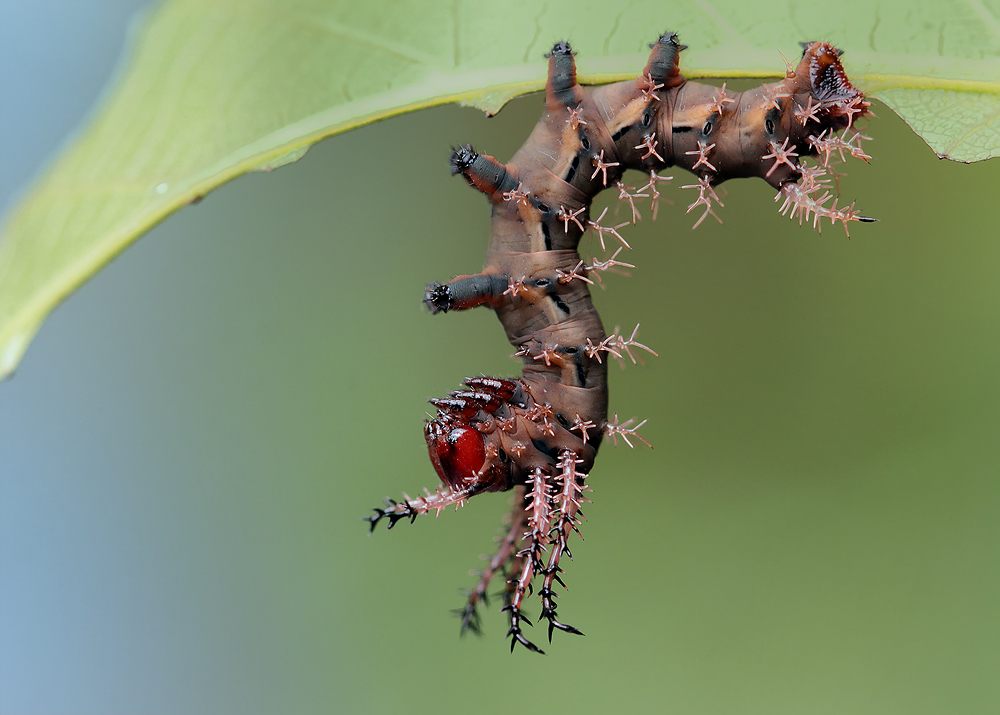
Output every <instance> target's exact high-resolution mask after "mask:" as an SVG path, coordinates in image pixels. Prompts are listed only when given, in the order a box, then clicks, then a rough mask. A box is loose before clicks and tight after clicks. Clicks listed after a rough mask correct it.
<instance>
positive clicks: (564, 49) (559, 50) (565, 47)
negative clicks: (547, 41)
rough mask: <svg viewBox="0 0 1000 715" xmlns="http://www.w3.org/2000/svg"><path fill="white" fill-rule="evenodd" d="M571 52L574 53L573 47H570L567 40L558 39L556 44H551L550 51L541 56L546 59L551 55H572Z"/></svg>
mask: <svg viewBox="0 0 1000 715" xmlns="http://www.w3.org/2000/svg"><path fill="white" fill-rule="evenodd" d="M572 54H575V53H574V52H573V48H572V47H570V44H569V43H568V42H565V41H563V40H560V41H559V42H557V43H556V44H554V45H552V51H551V52H546V53H545V54H544V55H542V56H543V57H544V58H545V59H548V58H549V57H551V56H552V55H572Z"/></svg>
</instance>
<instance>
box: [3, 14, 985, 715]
mask: <svg viewBox="0 0 1000 715" xmlns="http://www.w3.org/2000/svg"><path fill="white" fill-rule="evenodd" d="M143 4H144V3H135V2H132V3H126V2H118V3H113V2H111V3H109V2H90V3H54V2H12V1H11V0H4V1H3V2H2V3H0V12H2V13H3V14H2V22H0V30H2V32H3V38H2V39H3V41H2V42H0V47H2V52H3V57H2V61H0V68H2V72H3V77H2V82H0V86H2V88H3V89H2V91H3V93H4V95H3V98H2V100H0V108H2V112H3V114H0V122H2V124H3V137H2V138H3V153H4V157H3V162H2V163H3V165H4V172H5V174H7V176H6V177H5V178H4V183H3V202H4V206H5V207H9V205H10V201H11V198H10V197H11V195H12V192H13V191H14V190H15V188H16V187H17V186H19V185H21V184H22V183H23V182H24V181H25V180H26V179H27V172H29V171H30V170H32V167H33V166H34V165H37V163H38V162H39V161H41V159H42V158H43V157H44V156H45V155H46V154H48V153H50V152H52V151H53V148H52V147H53V146H54V144H55V143H57V142H58V141H59V140H60V139H61V137H62V136H63V133H64V132H65V131H67V130H68V129H69V128H70V127H71V126H73V125H74V124H75V123H76V121H77V119H78V117H79V116H80V114H81V113H82V112H83V110H84V109H85V108H86V107H87V105H88V103H90V102H92V101H94V97H95V96H96V92H97V90H98V88H99V87H100V86H101V84H102V82H103V81H104V79H105V78H106V77H107V74H108V72H109V70H110V67H111V64H112V62H113V58H114V57H115V56H116V55H117V51H118V48H119V47H120V43H121V41H122V35H121V33H122V31H123V28H124V24H125V21H126V19H127V17H128V16H129V14H130V12H131V11H132V8H133V7H135V6H139V5H143ZM70 8H72V9H70ZM653 24H654V25H655V26H656V28H657V29H659V28H660V25H663V27H668V26H669V12H668V11H667V10H665V11H664V17H663V19H662V20H661V21H657V22H654V23H653ZM672 29H678V30H681V31H683V28H672ZM776 49H787V48H776ZM793 49H794V48H793ZM579 50H580V51H581V52H586V51H587V48H582V47H581V48H579ZM777 60H778V58H777V54H776V66H778V65H777ZM46 73H48V74H46ZM33 93H34V94H33ZM59 102H63V104H60V103H59ZM73 102H75V104H73ZM67 103H68V104H67ZM540 105H541V101H540V99H539V97H537V96H535V97H527V98H524V99H521V100H519V101H517V102H515V103H514V104H512V105H511V106H509V107H508V108H507V109H505V110H504V111H503V112H502V113H501V114H500V115H499V116H498V117H496V118H493V119H489V120H488V119H486V118H484V116H483V115H482V114H481V113H480V112H478V111H476V110H471V109H461V108H457V107H444V108H439V109H434V110H430V111H424V112H419V113H416V114H412V115H407V116H403V117H399V118H396V119H392V120H389V121H385V122H381V123H378V124H376V125H373V126H369V127H366V128H364V129H361V130H357V131H354V132H350V133H348V134H345V135H341V136H338V137H335V138H332V139H330V140H327V141H324V142H323V143H321V144H320V145H318V146H317V147H315V148H314V149H312V150H311V151H310V152H309V154H308V155H307V156H306V157H305V158H304V159H303V160H302V161H300V162H298V163H296V164H293V165H290V166H288V167H285V168H282V169H280V170H278V171H276V172H273V173H271V174H256V175H252V176H248V177H245V178H241V179H239V180H237V181H235V182H233V183H232V184H229V185H227V186H224V187H222V188H221V189H220V190H218V191H216V192H215V193H212V194H210V195H209V196H208V197H207V198H206V199H205V200H204V201H203V202H202V203H201V204H199V205H197V206H192V207H190V208H188V209H185V210H183V211H181V212H180V213H179V214H177V215H175V216H173V217H171V218H170V219H169V220H167V221H166V222H165V223H164V224H162V225H161V226H159V227H157V228H156V229H154V230H153V231H152V232H150V233H149V234H148V235H147V236H145V237H144V238H142V239H141V240H140V241H139V242H138V244H136V245H135V246H134V247H133V248H131V249H129V250H128V251H126V252H125V253H124V254H123V255H122V256H121V257H120V258H119V259H117V260H116V261H114V262H113V264H112V265H111V266H110V267H108V268H107V269H106V270H104V271H102V272H101V273H99V274H98V275H97V277H96V278H95V279H94V280H92V281H91V282H89V283H88V284H86V285H85V286H84V287H83V289H81V290H80V291H79V292H77V293H76V294H74V295H73V296H72V297H71V298H70V300H68V301H67V302H66V303H65V304H64V305H62V306H61V307H60V308H59V309H57V310H56V311H55V312H54V313H53V315H52V316H51V317H50V318H49V320H48V321H47V322H46V324H45V325H44V327H43V328H42V330H41V332H40V333H39V334H38V337H37V338H36V340H35V342H34V343H33V344H32V346H31V347H30V348H29V350H28V352H27V354H26V356H25V359H24V361H23V363H22V364H21V366H20V368H19V370H18V372H17V374H16V375H15V377H14V378H13V379H12V380H9V381H7V382H5V383H3V384H2V385H0V710H2V711H3V712H5V713H25V714H29V713H45V714H54V713H192V714H193V713H274V712H289V713H320V712H324V713H326V712H338V713H339V712H344V713H354V712H365V713H389V712H399V711H404V710H405V711H407V712H411V713H421V712H466V711H468V712H479V713H484V714H485V713H510V712H527V713H536V712H538V713H542V712H564V711H565V712H570V711H572V712H579V713H605V712H619V711H640V710H642V711H653V712H679V713H691V714H696V713H741V714H749V713H762V714H764V713H766V714H768V715H775V714H779V713H789V714H792V713H796V714H800V713H810V714H820V713H831V714H832V713H845V712H850V713H878V714H880V715H885V714H887V713H907V714H914V713H993V712H996V711H997V710H998V708H1000V679H998V678H997V677H996V675H997V673H998V672H1000V612H998V606H997V604H998V603H1000V572H998V567H1000V522H998V518H997V515H998V514H1000V479H998V476H1000V439H998V437H1000V371H998V369H997V368H998V365H1000V330H998V327H1000V281H998V277H1000V240H998V237H997V233H998V229H997V224H998V218H1000V212H998V207H997V197H998V189H1000V163H998V162H996V161H993V162H990V163H985V164H977V165H972V166H964V165H957V164H953V163H949V162H941V161H938V160H937V159H936V158H935V157H934V155H933V154H932V153H931V152H930V151H929V150H928V149H927V148H926V146H925V145H924V144H923V142H922V141H921V140H919V139H918V138H917V137H915V136H913V135H912V134H911V133H910V132H909V130H908V129H907V128H906V126H905V125H904V124H903V123H902V122H900V121H899V120H898V119H897V118H896V117H895V116H894V115H893V114H892V113H891V112H890V111H889V110H888V109H885V108H884V107H883V108H881V109H880V108H878V107H876V112H877V113H878V114H879V117H878V119H876V120H872V121H871V122H870V124H869V128H868V130H867V133H868V134H870V135H871V136H873V137H874V138H875V140H874V141H873V142H870V144H869V151H870V152H871V153H872V154H874V155H875V160H874V161H873V162H872V164H871V165H868V166H866V165H863V164H861V163H859V162H852V163H851V164H850V165H849V166H848V167H847V168H848V171H849V176H848V177H847V178H846V179H845V180H843V182H842V195H843V196H844V197H845V198H846V199H847V200H848V201H850V200H852V199H853V198H855V197H856V198H858V200H859V205H860V207H861V208H862V209H863V210H864V211H865V212H866V213H868V214H869V215H873V216H876V217H878V218H879V219H880V220H881V221H880V223H877V224H873V225H865V226H854V227H852V232H851V233H852V236H851V239H850V240H848V239H846V238H845V237H844V235H843V232H842V231H841V230H840V229H839V228H835V229H830V228H826V229H824V232H823V234H822V235H821V236H818V235H816V234H815V233H814V232H813V231H812V230H811V229H809V228H800V227H799V226H798V225H796V224H794V223H792V222H789V221H788V220H786V219H783V218H781V217H780V216H778V215H777V213H776V204H774V203H773V202H772V201H771V198H772V196H773V194H772V192H771V190H770V189H768V188H767V187H766V186H764V185H763V184H762V183H760V182H757V183H746V182H739V183H732V184H727V185H726V187H725V188H726V189H727V191H726V194H725V195H723V197H722V198H723V201H725V203H726V207H725V208H724V209H722V210H721V212H720V215H721V217H722V218H723V220H724V221H725V224H723V225H721V226H720V225H718V224H715V223H714V222H713V221H711V220H710V219H709V220H707V221H706V222H705V223H704V224H703V225H702V226H701V227H700V228H699V229H698V230H697V231H694V232H692V231H691V230H690V226H691V224H692V223H693V217H692V216H684V209H685V208H686V205H687V204H688V203H689V202H690V201H691V200H692V199H693V192H691V191H690V190H686V191H682V190H680V189H679V188H677V187H679V185H681V184H684V183H689V181H688V179H689V177H688V176H687V175H682V174H680V173H679V172H673V173H674V174H675V176H676V179H675V180H674V182H672V183H673V184H674V186H673V187H672V188H668V189H667V190H666V192H665V195H666V197H667V198H669V199H671V200H673V202H674V204H673V205H667V206H662V207H661V210H660V216H659V218H658V220H657V221H656V222H655V223H653V222H651V221H649V220H648V217H647V220H645V221H643V222H642V223H640V224H639V225H638V226H636V227H629V228H628V229H627V233H626V234H625V235H626V238H627V239H628V240H629V242H630V243H631V244H632V246H633V247H634V250H633V251H632V252H631V253H630V254H628V258H627V260H630V261H631V262H633V263H635V264H636V265H637V266H638V268H637V270H635V271H633V272H632V274H633V275H632V276H631V277H628V278H626V277H623V276H610V277H609V278H608V280H607V281H606V282H607V284H608V290H607V291H606V292H603V291H597V295H596V301H597V303H598V306H599V308H600V310H601V313H602V316H603V317H604V321H605V324H606V325H607V326H608V327H609V328H611V327H613V326H615V325H621V326H622V327H623V328H629V329H630V328H631V327H632V325H634V323H635V322H636V321H639V322H641V324H642V330H641V339H642V341H643V342H644V343H646V344H648V345H650V346H651V347H652V348H653V349H655V350H657V351H658V352H659V353H660V357H659V358H651V359H649V360H647V364H646V365H645V366H638V367H633V366H629V367H628V368H627V369H626V370H624V371H619V370H618V369H617V368H615V369H612V370H611V391H612V411H617V412H619V413H621V415H622V416H623V417H632V416H637V417H640V418H649V423H648V425H647V427H646V428H645V429H644V430H643V434H644V435H645V436H646V437H647V439H649V440H650V441H651V442H652V443H653V444H654V446H655V449H653V450H648V449H645V448H640V449H637V450H635V451H631V450H628V449H627V448H622V447H619V448H618V449H615V448H612V447H611V446H610V445H609V446H608V447H606V448H605V450H604V451H603V452H602V454H601V457H600V459H599V460H598V463H597V467H596V468H595V470H594V473H593V476H592V478H591V485H592V486H593V488H594V494H593V495H592V496H593V500H594V503H593V504H592V505H590V507H589V508H588V509H587V510H586V511H587V516H588V518H589V522H588V523H587V524H585V527H584V536H585V537H586V541H584V542H583V543H581V544H579V545H578V546H577V547H576V548H574V550H573V552H574V556H575V557H576V559H575V561H574V562H573V563H571V564H570V565H569V568H568V573H567V582H568V584H569V586H570V587H571V591H569V592H568V593H567V594H566V595H565V596H564V597H563V598H562V600H561V608H560V615H561V616H564V617H565V620H567V621H568V622H569V623H572V624H573V625H575V626H577V627H579V628H581V629H582V630H583V631H584V632H586V633H587V636H586V637H585V638H573V637H570V636H564V637H561V638H560V637H559V636H558V634H557V637H556V641H555V643H554V644H553V645H552V646H551V647H549V648H548V651H549V655H548V656H546V657H544V658H541V657H539V656H535V655H532V654H529V653H525V652H522V651H520V650H518V651H517V652H515V653H514V654H513V655H510V654H509V653H508V652H507V646H506V642H505V641H504V639H503V634H504V632H505V631H506V627H505V625H504V622H503V618H502V617H501V615H500V614H498V613H493V612H487V613H485V614H484V619H483V620H484V628H485V630H486V635H485V636H484V637H483V638H475V637H467V638H464V639H460V638H459V636H458V623H457V620H456V619H454V618H453V617H452V616H451V615H450V614H449V610H450V609H451V608H455V607H457V606H459V605H460V604H461V602H462V595H461V592H460V589H462V588H467V587H469V586H471V585H472V583H473V577H472V576H470V575H468V570H469V569H471V568H476V567H478V565H479V561H478V560H477V558H478V556H479V554H481V553H484V552H487V551H489V550H490V548H491V545H492V542H491V538H492V537H493V536H494V535H495V534H496V533H497V532H498V526H499V523H500V518H501V515H502V514H503V513H504V512H505V511H506V509H507V497H506V495H488V496H483V497H479V498H477V499H475V500H473V501H472V502H471V503H470V504H469V505H468V506H467V507H466V508H465V509H464V510H462V511H460V512H458V513H454V512H448V513H446V514H442V515H441V518H440V519H438V520H434V519H426V518H425V519H421V520H419V521H418V522H417V523H416V524H413V525H406V524H400V525H399V526H398V527H397V528H396V529H394V530H393V531H392V532H390V533H385V532H384V531H383V530H382V529H379V531H378V532H377V533H376V534H375V535H374V536H372V537H369V536H368V535H367V533H366V528H365V527H366V525H365V524H364V523H363V522H362V521H361V517H362V516H364V515H365V514H366V512H367V511H368V510H369V509H370V507H372V506H375V505H377V504H379V503H380V501H381V499H382V497H384V496H385V495H393V496H399V495H400V494H401V492H403V491H408V492H410V493H411V494H412V493H414V492H417V491H419V490H420V488H422V487H424V486H428V487H433V486H434V484H435V481H436V477H435V475H434V472H433V469H432V468H431V466H430V464H429V462H428V460H427V457H426V450H425V447H424V444H423V438H422V432H421V421H422V419H423V417H424V414H425V412H426V411H428V410H429V408H430V406H429V405H427V404H426V403H425V400H426V399H427V398H429V397H434V396H439V395H442V394H444V393H446V392H447V391H448V390H451V389H455V388H457V387H458V386H459V383H460V381H461V379H462V378H463V377H465V376H468V375H473V374H478V373H482V372H484V373H487V374H501V375H506V374H516V373H517V370H518V368H517V363H516V362H515V361H513V360H511V359H510V358H509V357H508V355H509V353H510V352H511V349H510V347H509V346H508V345H507V343H506V341H505V340H504V338H503V332H502V330H501V328H500V326H499V324H498V323H497V321H496V319H495V318H494V317H493V316H492V315H490V314H489V313H488V312H485V311H473V312H470V313H465V314H450V315H443V316H433V317H432V316H430V315H429V314H428V313H427V312H426V311H423V310H422V309H421V306H420V302H419V298H420V296H421V292H422V289H423V286H424V284H425V283H427V282H429V281H432V280H446V279H448V278H450V277H452V276H453V275H455V274H458V273H469V272H475V271H478V270H479V267H480V266H481V264H482V260H483V256H484V253H485V248H486V242H487V236H488V230H489V226H488V224H489V217H488V213H489V212H488V209H487V205H486V203H485V202H484V201H483V200H482V199H481V197H480V196H478V195H477V194H476V193H475V192H473V191H472V190H470V189H469V188H468V187H467V186H465V185H464V182H462V181H460V180H458V179H454V178H451V177H449V176H448V170H447V156H448V149H449V147H450V146H452V145H455V144H457V143H460V142H465V141H470V142H472V143H473V144H475V145H476V146H477V147H478V148H480V149H481V150H483V151H486V152H489V153H492V154H496V155H497V156H499V157H501V158H507V157H509V156H510V155H511V154H512V153H513V152H514V150H515V149H516V148H517V147H518V146H519V145H520V143H521V142H522V141H523V139H524V138H525V137H526V135H527V133H528V131H529V130H530V128H531V126H532V125H533V123H534V121H535V119H536V118H537V115H538V113H539V111H540ZM25 167H27V168H25ZM17 172H21V173H20V174H18V173H17ZM665 173H671V172H665ZM637 178H638V177H637ZM584 248H585V249H589V248H590V244H589V242H585V243H584ZM530 604H531V605H530V608H529V610H530V611H531V612H533V611H535V610H536V609H537V608H538V604H537V601H535V600H534V599H532V601H531V602H530ZM536 634H537V635H539V637H541V629H537V631H536Z"/></svg>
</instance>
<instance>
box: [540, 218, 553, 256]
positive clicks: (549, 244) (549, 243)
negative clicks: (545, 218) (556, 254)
mask: <svg viewBox="0 0 1000 715" xmlns="http://www.w3.org/2000/svg"><path fill="white" fill-rule="evenodd" d="M542 235H543V236H545V250H546V251H551V250H552V236H551V235H550V234H549V225H548V224H547V223H543V224H542Z"/></svg>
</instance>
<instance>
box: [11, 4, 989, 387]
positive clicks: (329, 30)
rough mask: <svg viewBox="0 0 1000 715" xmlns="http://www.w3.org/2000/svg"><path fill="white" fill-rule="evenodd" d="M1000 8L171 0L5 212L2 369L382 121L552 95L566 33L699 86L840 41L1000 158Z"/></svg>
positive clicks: (898, 96)
mask: <svg viewBox="0 0 1000 715" xmlns="http://www.w3.org/2000/svg"><path fill="white" fill-rule="evenodd" d="M998 8H1000V4H998V2H997V0H965V1H964V2H957V1H956V0H935V1H934V2H930V1H927V0H924V1H917V2H911V1H908V2H899V3H892V4H889V3H877V2H871V1H865V2H862V1H859V0H853V1H851V2H842V3H838V4H836V5H830V4H829V3H827V4H822V3H813V4H803V3H798V2H789V3H774V4H769V3H749V2H745V1H732V0H725V1H723V0H714V1H708V0H700V1H699V0H695V1H692V2H683V3H682V2H678V3H664V2H662V1H661V0H656V1H654V2H630V3H624V2H614V3H608V2H581V1H579V0H558V1H552V2H539V0H503V1H502V2H496V1H495V0H494V1H493V2H488V3H485V2H471V1H466V0H453V1H452V2H418V1H406V0H367V1H366V2H351V3H348V2H336V1H331V2H319V1H313V2H310V1H308V0H295V1H293V0H229V1H226V0H212V1H211V2H205V1H204V0H173V1H172V2H167V3H166V4H165V5H163V6H162V7H161V8H160V9H159V11H158V12H156V13H155V14H154V15H153V16H152V18H151V19H150V22H149V24H148V26H147V27H146V28H145V30H144V31H143V32H142V33H141V34H140V36H139V37H138V42H137V45H136V47H135V50H134V57H133V58H132V61H131V64H130V67H129V69H128V70H127V72H126V73H125V74H124V76H123V77H122V79H121V81H120V84H119V85H118V86H117V87H116V88H115V89H114V91H113V92H112V93H111V94H110V96H109V99H108V101H107V104H106V106H105V107H104V108H103V109H102V110H101V112H100V113H99V114H98V116H97V118H96V119H95V120H94V121H93V123H92V124H91V125H90V126H89V127H87V128H86V129H85V130H84V131H83V133H82V134H81V136H80V137H79V140H78V141H77V142H76V144H75V145H73V146H72V147H71V148H70V149H69V150H68V151H67V152H66V154H65V155H64V156H63V157H62V158H61V159H60V160H59V161H58V162H57V163H56V165H55V166H54V167H53V169H52V170H51V171H50V172H49V173H48V175H47V176H45V177H44V178H43V179H42V180H41V181H40V182H39V184H38V185H37V186H36V187H35V188H34V190H33V191H32V192H31V193H30V195H29V196H28V197H27V198H26V199H25V200H24V201H23V202H22V203H21V204H20V205H19V206H18V207H16V208H15V210H14V211H13V212H12V213H11V215H10V216H9V217H7V220H6V222H5V224H4V227H3V238H2V240H3V243H2V244H0V373H2V374H7V373H9V372H10V371H11V370H13V369H14V367H15V366H16V364H17V362H18V360H19V359H20V357H21V355H22V353H23V352H24V350H25V348H26V347H27V344H28V342H29V340H30V339H31V336H32V335H33V334H34V332H35V331H36V330H37V328H38V326H39V325H40V324H41V321H42V320H43V319H44V317H45V316H46V314H47V313H48V312H49V311H50V310H51V309H52V308H53V307H54V306H55V305H56V304H57V303H58V302H59V301H60V300H62V299H63V298H65V297H66V295H68V294H69V293H70V292H71V291H72V290H74V289H75V288H76V287H77V286H79V285H80V284H81V283H82V282H83V281H85V280H86V279H87V278H88V277H89V276H91V275H92V274H93V273H94V272H95V271H97V270H98V269H99V268H100V267H101V266H102V265H104V264H105V263H107V262H108V261H109V260H110V259H111V258H112V257H113V256H115V255H116V254H117V253H118V252H120V251H122V250H123V249H124V248H125V247H127V246H128V245H129V243H130V242H132V241H133V240H135V239H136V237H138V236H139V235H141V234H142V233H143V232H144V231H146V230H147V229H149V228H150V227H151V226H152V225H154V224H155V223H156V222H158V221H160V220H162V219H163V218H164V217H165V216H167V215H168V214H170V213H171V212H172V211H175V210H176V209H178V208H180V207H182V206H184V205H186V204H188V203H190V202H191V201H193V200H195V199H197V198H199V197H201V196H203V195H204V194H206V193H208V192H209V191H211V190H212V189H214V188H216V187H217V186H219V185H220V184H222V183H223V182H225V181H228V180H229V179H232V178H234V177H236V176H238V175H240V174H242V173H245V172H248V171H254V170H271V169H274V168H277V167H279V166H281V165H283V164H286V163H288V162H291V161H295V160H296V159H298V158H299V157H301V156H302V155H303V154H304V153H305V151H306V149H307V148H308V147H309V145H310V144H312V143H314V142H316V141H317V140H319V139H322V138H323V137H325V136H329V135H330V134H334V133H336V132H340V131H344V130H347V129H351V128H352V127H357V126H359V125H361V124H365V123H368V122H371V121H374V120H376V119H380V118H384V117H388V116H391V115H394V114H398V113H400V112H405V111H409V110H412V109H417V108H420V107H428V106H432V105H437V104H442V103H446V102H453V101H460V102H463V103H466V104H472V105H475V106H479V107H481V108H483V109H486V110H487V111H497V110H499V108H500V107H502V106H503V104H504V102H506V101H507V100H508V99H510V98H511V97H513V96H516V95H518V94H522V93H524V92H529V91H533V90H537V89H539V88H541V87H542V85H543V83H544V77H545V63H544V60H543V59H542V54H543V53H544V52H545V51H546V50H547V49H548V48H549V47H551V45H552V43H553V42H554V41H556V40H559V39H568V40H570V41H572V42H573V45H574V47H575V48H576V49H577V51H578V52H579V55H578V64H579V68H580V79H581V81H584V82H604V81H612V80H619V79H624V78H626V77H630V76H634V75H635V74H636V72H637V71H638V70H639V69H640V68H641V67H642V66H643V64H644V62H645V58H646V56H647V54H648V49H647V43H648V42H650V41H652V40H654V39H655V37H656V35H657V34H658V33H659V32H660V31H663V30H667V29H669V30H675V31H678V32H680V33H681V37H682V39H683V41H684V42H685V43H687V44H688V45H690V48H691V49H690V50H688V51H687V52H685V53H684V55H683V57H682V64H683V69H684V73H685V75H687V76H689V77H707V76H711V77H774V76H778V75H780V74H781V73H782V72H783V70H784V64H783V63H782V60H781V58H780V56H779V54H778V53H779V51H780V52H783V53H785V55H786V56H788V57H790V58H794V56H795V54H796V53H797V51H798V45H797V44H796V42H797V41H799V40H817V39H825V40H829V41H831V42H833V43H835V44H837V45H838V46H839V47H841V48H843V49H844V50H846V52H847V54H846V56H845V58H844V60H845V64H846V66H847V69H848V71H849V73H850V74H851V76H852V77H854V78H855V79H856V82H857V84H858V86H859V87H860V88H861V89H863V90H865V91H868V92H869V93H871V94H872V96H874V97H876V98H878V99H881V100H882V101H883V102H885V103H886V104H887V105H889V106H890V107H892V108H893V109H894V110H895V111H897V112H899V113H900V114H901V115H902V116H903V117H904V118H905V119H906V121H907V122H909V124H910V126H912V127H913V128H914V129H915V130H916V131H917V132H918V133H920V134H921V135H922V136H923V137H924V138H925V139H926V140H927V142H928V143H929V144H930V145H931V147H932V148H933V149H934V150H935V151H937V152H938V153H939V154H941V155H943V156H948V157H949V158H953V159H957V160H961V161H975V160H978V159H983V158H987V157H990V156H995V155H997V154H998V153H1000V120H998V117H1000V59H998V55H1000V52H998V50H1000V23H998V16H1000V9H998ZM386 141H392V138H391V137H386ZM386 170H387V171H391V170H392V167H386ZM331 200H332V201H336V196H332V197H331Z"/></svg>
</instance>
